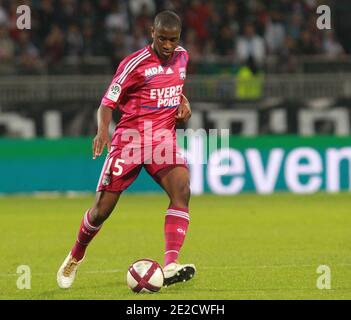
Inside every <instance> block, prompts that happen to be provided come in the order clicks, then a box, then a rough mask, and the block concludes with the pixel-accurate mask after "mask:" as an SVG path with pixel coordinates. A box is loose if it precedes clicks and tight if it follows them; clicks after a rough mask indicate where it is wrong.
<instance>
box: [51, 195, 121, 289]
mask: <svg viewBox="0 0 351 320" xmlns="http://www.w3.org/2000/svg"><path fill="white" fill-rule="evenodd" d="M120 194H121V192H109V191H100V192H97V194H96V200H95V203H94V205H93V207H92V208H91V209H89V210H87V211H86V213H85V214H84V216H83V219H82V221H81V224H80V227H79V230H78V236H77V240H76V242H75V244H74V246H73V248H72V249H71V251H70V252H69V254H68V256H67V257H66V259H65V261H64V262H63V263H62V265H61V267H60V269H59V271H58V273H57V283H58V285H59V287H61V288H69V287H70V286H71V285H72V283H73V281H74V278H75V275H76V272H77V269H78V266H79V265H80V264H81V262H82V261H83V259H84V256H85V251H86V249H87V247H88V245H89V243H90V242H91V240H92V239H93V238H94V237H95V235H96V234H97V233H98V232H99V230H100V229H101V227H102V224H103V222H104V221H105V220H106V219H107V218H108V217H109V215H110V214H111V212H112V211H113V209H114V207H115V206H116V203H117V201H118V199H119V197H120Z"/></svg>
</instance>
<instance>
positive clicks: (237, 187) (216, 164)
mask: <svg viewBox="0 0 351 320" xmlns="http://www.w3.org/2000/svg"><path fill="white" fill-rule="evenodd" d="M223 162H227V163H226V164H224V163H223ZM228 162H229V163H228ZM244 173H245V162H244V158H243V156H242V155H241V153H240V152H239V151H237V150H234V149H229V150H226V149H219V150H216V151H215V152H213V153H212V154H211V156H210V160H209V163H208V167H207V176H208V184H209V186H210V188H211V189H212V191H213V192H215V193H220V194H235V193H239V192H240V191H241V190H242V188H243V187H244V184H245V178H244V177H242V175H243V174H244ZM223 176H232V179H231V182H230V183H229V184H228V185H224V184H223V183H222V177H223Z"/></svg>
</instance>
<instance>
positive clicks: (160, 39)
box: [151, 27, 180, 60]
mask: <svg viewBox="0 0 351 320" xmlns="http://www.w3.org/2000/svg"><path fill="white" fill-rule="evenodd" d="M151 34H152V38H153V40H154V41H153V47H154V50H155V51H156V53H157V55H158V56H159V57H160V58H161V59H162V60H168V59H169V58H170V57H171V56H172V54H173V52H174V50H175V48H176V47H177V46H178V43H179V39H180V30H179V28H171V29H170V28H163V27H156V28H152V30H151Z"/></svg>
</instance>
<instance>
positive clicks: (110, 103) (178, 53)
mask: <svg viewBox="0 0 351 320" xmlns="http://www.w3.org/2000/svg"><path fill="white" fill-rule="evenodd" d="M188 59H189V57H188V53H187V51H186V50H185V49H184V48H182V47H180V46H178V47H177V48H176V49H175V51H174V53H173V55H172V57H171V58H170V59H169V60H168V61H166V62H162V61H161V60H160V59H159V58H158V56H157V55H156V53H155V52H154V50H153V49H152V48H151V45H148V46H146V47H145V48H143V49H141V50H139V51H137V52H135V53H133V54H131V55H129V56H128V57H126V58H125V59H124V60H123V61H122V62H121V63H120V65H119V66H118V68H117V71H116V73H115V75H114V77H113V80H112V82H111V84H110V86H109V88H108V90H107V92H106V93H105V95H104V97H103V98H102V101H101V104H103V105H105V106H107V107H110V108H112V109H114V108H116V107H117V106H118V107H119V108H120V110H121V112H122V118H121V119H120V121H119V123H118V124H117V126H116V130H115V133H114V135H113V138H112V145H118V144H119V141H120V138H121V135H122V133H123V132H124V131H125V130H126V129H129V130H130V129H132V130H138V132H139V134H140V136H141V138H142V139H146V136H148V134H147V132H150V131H149V130H150V126H152V128H151V130H152V133H153V138H152V140H151V142H152V145H154V144H156V142H154V134H155V132H161V131H162V129H167V130H169V132H172V134H173V138H174V134H175V121H176V120H175V115H176V112H177V107H178V106H179V104H180V102H181V95H182V91H183V86H184V81H185V77H186V67H187V63H188Z"/></svg>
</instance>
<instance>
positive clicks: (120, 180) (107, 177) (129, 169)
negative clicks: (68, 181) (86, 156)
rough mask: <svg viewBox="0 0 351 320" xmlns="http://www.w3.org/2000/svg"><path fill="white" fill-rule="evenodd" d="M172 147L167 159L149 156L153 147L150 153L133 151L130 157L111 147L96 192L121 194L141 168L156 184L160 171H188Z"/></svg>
mask: <svg viewBox="0 0 351 320" xmlns="http://www.w3.org/2000/svg"><path fill="white" fill-rule="evenodd" d="M174 146H175V147H173V148H172V149H170V152H168V156H167V158H165V157H162V158H157V157H156V158H155V159H154V157H150V156H149V155H150V154H151V152H153V153H152V154H154V151H155V147H153V148H152V149H150V152H148V151H146V152H145V151H144V149H143V148H141V149H138V150H137V151H136V152H135V150H134V153H133V155H132V157H131V156H130V155H129V154H128V153H126V152H125V150H124V151H122V148H121V147H119V146H113V147H111V150H110V153H108V154H107V156H106V160H105V163H104V166H103V168H102V171H101V174H100V178H99V182H98V186H97V189H96V191H103V190H105V191H115V192H116V191H118V192H122V191H123V190H125V189H127V188H128V187H129V186H130V185H131V184H132V183H133V181H134V180H135V179H136V178H137V177H138V175H139V173H140V171H141V169H142V167H144V168H145V170H146V171H147V172H148V173H149V175H150V176H151V177H152V178H153V179H154V180H155V181H156V182H157V183H159V178H160V176H161V172H160V171H161V170H162V172H164V171H163V169H171V168H174V167H177V166H181V167H185V168H186V169H187V170H189V168H188V166H187V163H186V160H185V158H184V156H183V155H182V154H181V153H180V152H179V150H178V148H177V146H176V144H174ZM156 148H157V147H156ZM156 154H157V150H156ZM144 159H146V160H144Z"/></svg>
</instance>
